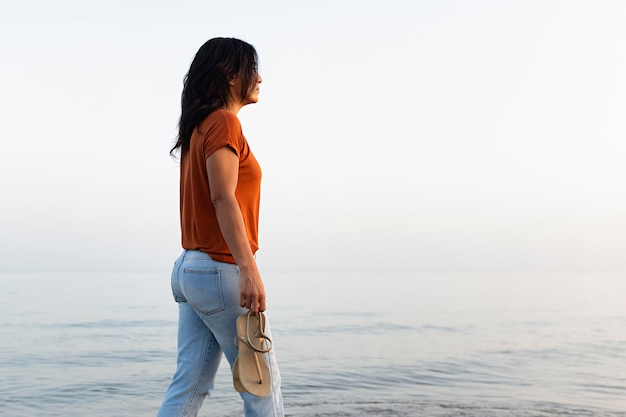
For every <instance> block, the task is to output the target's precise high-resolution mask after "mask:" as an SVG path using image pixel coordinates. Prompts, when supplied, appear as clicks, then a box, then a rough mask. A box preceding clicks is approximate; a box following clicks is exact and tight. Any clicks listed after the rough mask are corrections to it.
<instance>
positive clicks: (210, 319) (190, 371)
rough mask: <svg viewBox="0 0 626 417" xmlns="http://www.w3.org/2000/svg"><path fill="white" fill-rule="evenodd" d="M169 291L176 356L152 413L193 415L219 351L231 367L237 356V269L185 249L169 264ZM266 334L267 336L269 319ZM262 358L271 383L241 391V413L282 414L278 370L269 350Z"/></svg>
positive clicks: (254, 415) (266, 416) (208, 389)
mask: <svg viewBox="0 0 626 417" xmlns="http://www.w3.org/2000/svg"><path fill="white" fill-rule="evenodd" d="M172 292H173V294H174V300H176V302H178V308H179V318H178V361H177V368H176V373H175V374H174V378H173V380H172V383H171V384H170V386H169V388H168V389H167V393H166V394H165V399H164V400H163V404H162V405H161V408H160V409H159V414H158V415H157V416H158V417H193V416H196V415H197V414H198V410H199V409H200V406H201V405H202V401H203V400H204V398H205V397H206V396H208V395H209V394H210V392H211V390H212V388H213V385H214V383H215V374H216V373H217V369H218V366H219V363H220V360H221V358H222V352H223V353H224V355H225V356H226V359H227V360H228V362H229V363H230V368H231V370H232V368H233V363H234V362H235V359H236V358H237V348H236V347H235V344H234V341H235V336H236V334H237V330H236V324H235V323H236V320H237V317H238V316H239V315H240V314H243V313H245V312H247V310H246V309H245V308H243V307H241V306H240V305H239V268H238V267H237V265H233V264H228V263H223V262H217V261H214V260H212V259H211V258H210V257H209V255H207V254H206V253H204V252H200V251H194V250H185V251H183V253H182V255H181V256H180V257H179V258H178V259H177V260H176V263H175V264H174V270H173V271H172ZM266 333H267V335H268V336H269V337H270V338H271V330H270V328H269V323H268V325H267V327H266ZM265 359H266V360H267V363H268V366H269V368H270V372H271V376H272V378H271V379H272V388H271V391H270V394H269V396H267V397H255V396H254V395H252V394H249V393H242V394H241V397H242V398H243V402H244V415H245V416H246V417H283V399H282V395H281V391H280V374H279V372H278V365H277V363H276V357H275V355H274V350H273V349H272V350H271V351H270V352H269V353H266V354H265ZM231 384H232V382H231ZM234 389H235V388H233V390H234Z"/></svg>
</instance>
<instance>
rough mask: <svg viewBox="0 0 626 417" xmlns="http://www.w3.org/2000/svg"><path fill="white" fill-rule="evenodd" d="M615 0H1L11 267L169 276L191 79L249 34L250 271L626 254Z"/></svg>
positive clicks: (470, 265)
mask: <svg viewBox="0 0 626 417" xmlns="http://www.w3.org/2000/svg"><path fill="white" fill-rule="evenodd" d="M625 18H626V3H624V2H621V1H603V0H599V1H595V0H594V1H576V0H574V1H570V0H562V1H561V0H547V1H546V0H541V1H533V0H523V1H522V0H520V1H517V0H512V1H486V0H475V1H452V0H442V1H419V0H412V1H409V0H386V1H375V2H374V1H367V0H360V1H356V0H349V1H341V0H333V1H326V0H321V1H319V0H318V1H315V2H309V1H295V0H292V1H266V2H257V1H255V2H252V1H247V0H244V1H239V2H236V3H233V2H215V1H207V0H204V1H180V0H179V1H159V0H151V1H142V0H139V1H129V0H124V1H120V0H109V1H106V2H105V1H100V2H96V1H93V2H86V1H82V0H81V1H70V0H59V1H56V2H49V1H43V0H19V1H17V0H15V1H7V0H3V1H2V3H1V4H0V92H1V93H0V141H1V145H2V151H3V158H2V163H1V164H0V196H1V197H0V198H1V205H0V271H9V272H47V271H95V272H114V271H124V272H151V273H152V272H164V273H169V268H170V267H171V265H172V263H173V261H174V259H175V258H176V257H177V256H178V254H179V252H180V250H181V248H180V234H179V224H178V166H177V163H176V161H175V160H173V159H172V158H170V156H169V155H168V151H169V149H170V147H171V145H172V143H173V141H174V139H175V136H176V127H177V122H178V117H179V112H180V93H181V89H182V80H183V77H184V75H185V73H186V71H187V69H188V67H189V64H190V63H191V60H192V59H193V56H194V54H195V52H196V51H197V49H198V48H199V47H200V46H201V45H202V44H203V43H204V42H205V41H206V40H208V39H210V38H212V37H216V36H232V37H237V38H240V39H243V40H246V41H248V42H250V43H252V44H253V45H254V46H255V47H256V49H257V51H258V53H259V56H260V71H261V75H262V77H263V83H262V85H261V96H260V101H259V103H258V104H255V105H250V106H247V107H246V108H244V109H243V110H242V111H241V112H240V113H239V118H240V120H241V122H242V125H243V129H244V134H245V135H246V137H247V139H248V141H249V143H250V146H251V148H252V150H253V152H254V153H255V155H256V157H257V159H258V160H259V161H260V163H261V166H262V169H263V175H264V177H263V185H262V202H261V223H260V246H261V249H260V251H259V252H258V257H257V259H258V262H259V265H260V267H261V269H262V271H276V272H309V271H328V272H333V271H351V272H359V271H390V272H410V271H442V272H445V271H452V272H456V271H472V272H480V271H490V272H493V271H495V272H498V271H501V272H532V271H559V272H626V256H624V253H626V163H625V162H624V161H626V142H625V138H626V122H625V121H624V115H625V114H626V43H625V42H624V39H626V26H625V25H624V24H623V22H624V19H625Z"/></svg>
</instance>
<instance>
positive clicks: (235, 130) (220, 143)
mask: <svg viewBox="0 0 626 417" xmlns="http://www.w3.org/2000/svg"><path fill="white" fill-rule="evenodd" d="M209 117H210V119H209V120H208V122H209V123H208V124H207V126H206V132H205V135H204V144H203V145H204V159H205V160H206V159H207V158H208V157H209V156H211V154H212V153H213V152H215V151H217V150H219V149H222V148H223V147H229V148H231V149H232V151H233V152H235V154H237V156H238V157H241V152H242V151H243V141H242V136H243V135H242V133H241V124H240V123H239V119H237V116H235V115H234V114H232V113H229V112H227V111H220V110H217V111H215V113H214V114H211V116H209Z"/></svg>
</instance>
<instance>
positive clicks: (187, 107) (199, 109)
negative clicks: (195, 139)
mask: <svg viewBox="0 0 626 417" xmlns="http://www.w3.org/2000/svg"><path fill="white" fill-rule="evenodd" d="M257 66H258V56H257V53H256V50H255V49H254V47H253V46H252V45H250V44H248V43H246V42H244V41H242V40H239V39H235V38H213V39H210V40H209V41H207V42H206V43H205V44H204V45H202V46H201V47H200V49H199V50H198V52H197V53H196V56H195V57H194V58H193V61H192V62H191V66H190V67H189V71H188V72H187V75H185V80H184V82H183V93H182V95H181V114H180V120H179V122H178V137H177V138H176V143H175V144H174V147H172V149H170V155H172V156H174V155H175V153H176V152H177V151H178V150H180V159H181V160H182V158H183V157H184V156H185V154H186V153H187V151H188V150H189V142H190V140H191V134H192V133H193V131H194V129H196V128H197V127H198V125H200V123H201V122H202V121H203V120H204V119H205V118H206V117H207V116H208V115H209V114H211V112H213V111H215V110H217V109H219V108H223V107H225V106H226V105H227V104H228V101H229V100H230V99H231V98H232V97H231V94H230V85H229V81H230V80H231V79H232V78H233V77H235V76H237V77H241V97H247V96H248V95H249V94H250V93H251V92H252V90H253V89H254V88H255V86H256V82H257V80H258V73H257Z"/></svg>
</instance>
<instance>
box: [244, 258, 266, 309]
mask: <svg viewBox="0 0 626 417" xmlns="http://www.w3.org/2000/svg"><path fill="white" fill-rule="evenodd" d="M239 304H240V305H241V306H242V307H245V308H247V309H249V310H250V311H252V313H253V314H257V313H258V312H260V311H265V286H264V285H263V280H262V279H261V275H260V274H259V272H258V271H255V273H250V272H248V270H245V269H240V272H239Z"/></svg>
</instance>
